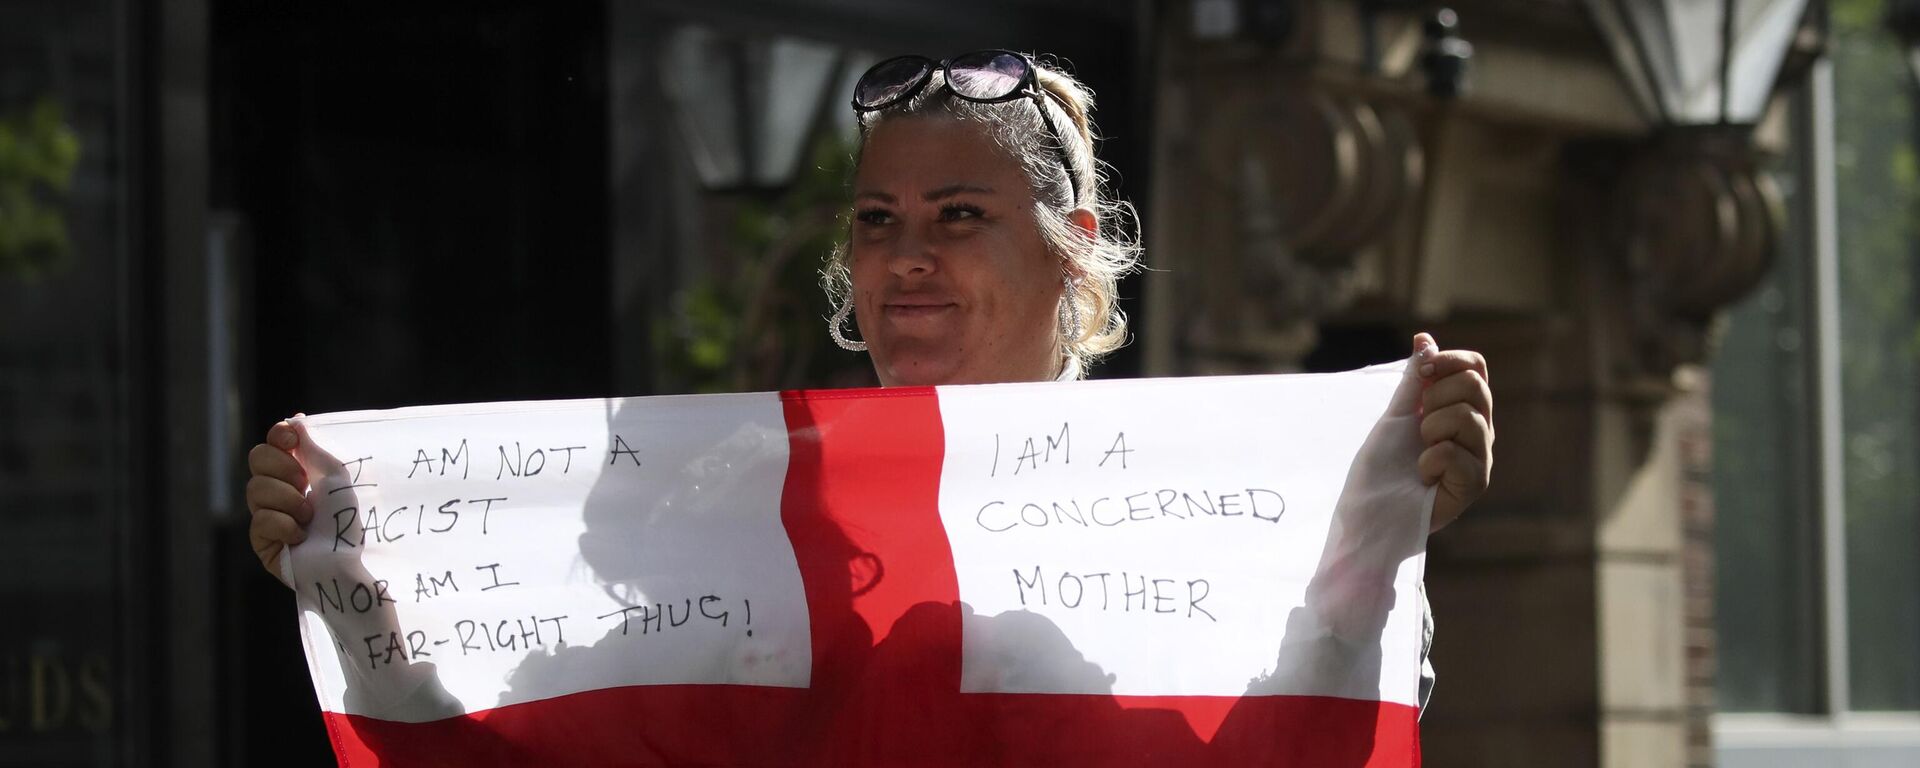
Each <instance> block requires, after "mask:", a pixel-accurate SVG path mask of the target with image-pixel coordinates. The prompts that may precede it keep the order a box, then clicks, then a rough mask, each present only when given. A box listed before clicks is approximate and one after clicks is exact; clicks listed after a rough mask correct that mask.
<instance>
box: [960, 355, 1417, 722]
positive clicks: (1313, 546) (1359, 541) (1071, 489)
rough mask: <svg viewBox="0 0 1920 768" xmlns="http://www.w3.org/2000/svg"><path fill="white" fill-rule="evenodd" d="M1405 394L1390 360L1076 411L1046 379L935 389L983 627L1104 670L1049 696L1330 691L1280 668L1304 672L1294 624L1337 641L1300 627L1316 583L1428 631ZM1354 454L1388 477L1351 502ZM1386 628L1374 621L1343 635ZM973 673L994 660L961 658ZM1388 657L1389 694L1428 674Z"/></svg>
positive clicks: (1355, 636) (995, 682)
mask: <svg viewBox="0 0 1920 768" xmlns="http://www.w3.org/2000/svg"><path fill="white" fill-rule="evenodd" d="M1401 383H1402V377H1401V375H1400V368H1399V367H1398V366H1377V367H1375V368H1372V369H1366V370H1365V371H1359V372H1354V373H1349V374H1335V375H1320V376H1261V377H1223V378H1215V379H1185V380H1180V379H1160V380H1146V381H1136V382H1116V383H1113V384H1102V385H1097V386H1085V387H1083V388H1081V389H1080V390H1079V391H1076V392H1074V393H1072V394H1071V395H1070V396H1061V394H1060V393H1058V392H1056V391H1054V390H1050V389H1048V388H1046V387H1041V386H1032V387H1019V388H1009V387H954V388H949V389H947V390H943V391H942V393H941V413H942V417H943V421H944V423H945V425H946V430H947V446H948V450H947V454H946V459H945V467H944V469H943V472H942V486H941V492H940V506H941V514H942V516H943V518H944V520H945V522H946V528H947V531H948V535H949V538H950V539H951V541H952V543H953V548H954V560H955V562H956V563H957V564H960V565H959V566H958V567H957V570H958V573H959V576H960V593H961V600H962V601H963V602H965V603H967V604H968V605H969V606H970V607H971V608H972V609H973V611H974V612H975V613H977V614H980V615H983V616H991V615H996V614H1003V613H1005V612H1010V611H1028V612H1034V613H1038V614H1041V615H1044V616H1045V617H1047V619H1048V620H1049V621H1050V622H1052V623H1053V624H1055V625H1057V626H1058V627H1059V628H1060V631H1061V633H1062V634H1063V635H1064V636H1065V637H1066V638H1067V639H1068V640H1069V641H1070V642H1071V644H1072V645H1073V647H1074V648H1075V649H1076V650H1077V651H1078V653H1079V654H1081V655H1082V656H1084V658H1085V659H1086V660H1087V661H1090V662H1092V663H1094V664H1096V665H1098V666H1099V667H1100V668H1101V670H1103V671H1104V672H1105V673H1106V674H1105V676H1082V677H1079V678H1076V681H1077V684H1068V685H1066V686H1065V687H1066V688H1068V690H1057V691H1054V692H1059V693H1101V694H1106V693H1114V694H1133V695H1147V696H1166V695H1210V696H1239V695H1243V694H1245V693H1247V692H1248V690H1249V686H1248V681H1249V680H1253V679H1262V678H1264V679H1270V680H1272V681H1273V682H1274V683H1275V684H1276V686H1277V688H1278V689H1280V690H1276V691H1275V692H1303V693H1322V692H1321V691H1314V690H1296V689H1295V686H1294V684H1295V683H1298V684H1299V686H1298V687H1299V688H1307V689H1311V688H1313V687H1314V685H1313V684H1312V683H1313V682H1314V681H1310V680H1305V679H1303V678H1300V677H1299V676H1298V675H1296V674H1295V672H1296V670H1289V669H1287V667H1288V666H1289V665H1291V664H1299V663H1311V660H1310V659H1308V660H1304V661H1303V660H1301V659H1295V660H1293V661H1288V660H1286V659H1283V658H1281V656H1282V654H1281V653H1280V648H1281V646H1282V644H1283V639H1284V638H1285V636H1286V635H1287V633H1288V631H1289V628H1288V624H1289V621H1292V622H1293V630H1294V633H1295V635H1296V637H1295V638H1294V640H1295V641H1312V640H1314V639H1315V638H1317V637H1324V636H1326V635H1328V634H1329V633H1330V632H1332V631H1333V629H1334V628H1333V627H1330V626H1328V623H1327V622H1323V621H1318V620H1313V621H1308V620H1307V619H1311V618H1313V614H1314V612H1315V611H1316V610H1319V611H1324V610H1326V609H1327V606H1319V607H1316V608H1312V609H1309V608H1307V606H1308V604H1309V603H1310V602H1312V599H1311V598H1310V597H1309V594H1308V593H1309V587H1310V586H1311V585H1313V584H1314V583H1315V581H1316V578H1318V579H1319V583H1320V585H1321V586H1322V588H1323V589H1324V588H1325V587H1327V586H1330V585H1333V584H1336V583H1338V582H1339V581H1340V580H1341V579H1360V578H1365V579H1373V580H1376V581H1378V582H1380V583H1381V584H1387V583H1389V582H1392V581H1395V580H1398V581H1399V582H1401V583H1402V584H1403V585H1404V587H1405V588H1406V594H1407V595H1408V596H1409V599H1406V600H1403V601H1400V603H1399V604H1397V605H1392V606H1390V607H1383V608H1381V610H1380V613H1381V616H1380V617H1379V618H1381V619H1382V620H1384V622H1385V625H1384V626H1383V627H1382V628H1381V629H1380V630H1379V632H1387V631H1392V632H1407V633H1409V634H1410V635H1411V633H1412V632H1417V631H1418V630H1417V627H1418V624H1417V622H1418V620H1419V611H1420V607H1419V606H1418V605H1417V604H1416V602H1415V601H1414V600H1413V599H1411V596H1412V594H1413V591H1414V584H1415V583H1417V581H1418V580H1419V577H1420V569H1421V567H1422V564H1423V558H1422V557H1420V555H1419V553H1420V550H1421V548H1422V543H1423V541H1424V532H1425V525H1426V515H1427V512H1428V510H1429V508H1430V506H1431V496H1430V494H1429V493H1428V492H1427V490H1426V489H1425V488H1424V487H1422V486H1421V485H1420V484H1419V482H1418V480H1417V478H1416V477H1415V476H1414V468H1413V461H1414V458H1415V457H1417V456H1418V451H1419V447H1420V446H1419V444H1418V436H1417V432H1415V431H1413V430H1414V423H1415V422H1414V420H1413V418H1411V416H1412V414H1411V413H1408V414H1406V415H1403V416H1401V417H1400V418H1398V419H1391V420H1387V419H1384V418H1383V417H1384V416H1385V414H1384V411H1385V410H1386V408H1387V405H1388V400H1389V396H1390V395H1391V394H1392V393H1393V392H1394V390H1395V389H1396V387H1397V386H1398V385H1400V384H1401ZM1403 422H1404V423H1403ZM1376 434H1377V437H1375V438H1374V439H1372V440H1371V441H1369V437H1370V436H1373V435H1376ZM1366 442H1370V444H1369V445H1367V446H1365V447H1364V449H1363V443H1366ZM1363 454H1364V455H1363ZM1356 459H1361V460H1362V463H1365V462H1367V461H1371V462H1373V463H1375V464H1380V465H1384V466H1386V467H1388V469H1389V471H1388V472H1385V473H1382V474H1379V475H1377V476H1376V477H1375V478H1374V479H1373V480H1370V481H1368V482H1366V483H1364V485H1365V486H1366V487H1360V488H1349V486H1350V483H1349V480H1350V474H1352V471H1353V470H1354V469H1355V468H1356V467H1358V466H1360V465H1359V464H1356ZM1396 467H1397V469H1396ZM1350 491H1351V492H1350ZM1362 494H1377V497H1376V498H1372V499H1371V500H1369V501H1365V502H1362V500H1361V496H1362ZM1343 497H1344V498H1346V499H1347V500H1346V501H1345V502H1344V504H1345V507H1344V514H1345V515H1346V517H1347V518H1348V523H1349V525H1348V526H1347V527H1346V528H1345V529H1344V530H1345V531H1346V532H1347V533H1348V534H1349V535H1348V536H1347V537H1346V539H1347V540H1346V541H1344V542H1341V541H1335V540H1334V539H1336V538H1339V534H1340V530H1338V527H1337V526H1335V524H1334V523H1335V517H1336V515H1337V514H1339V513H1340V510H1341V509H1342V504H1343V501H1342V500H1343ZM1368 546H1373V547H1375V549H1374V550H1373V551H1371V552H1368V551H1365V550H1364V548H1365V547H1368ZM1349 551H1358V552H1360V554H1362V555H1364V557H1363V558H1361V559H1357V560H1352V561H1351V564H1352V565H1354V566H1359V565H1360V564H1362V562H1363V561H1365V560H1368V559H1371V560H1374V562H1365V566H1366V567H1365V569H1361V568H1358V567H1354V568H1348V569H1346V570H1345V571H1342V570H1339V569H1337V568H1333V566H1335V565H1337V563H1336V562H1329V558H1328V556H1327V555H1328V554H1329V553H1330V552H1331V553H1336V554H1339V553H1345V552H1349ZM1336 559H1337V558H1336ZM1363 570H1364V572H1365V573H1366V574H1367V575H1365V576H1362V575H1361V573H1362V571H1363ZM1323 602H1324V601H1323ZM1296 609H1300V610H1296ZM967 629H968V632H969V637H968V639H967V642H968V644H969V645H981V646H1001V645H1004V644H1005V643H1006V642H1007V641H1006V640H1004V639H1002V638H998V637H995V636H994V635H995V634H996V629H995V625H994V623H993V622H990V621H975V622H972V623H971V624H969V625H968V627H967ZM1379 632H1375V631H1372V628H1371V627H1361V628H1359V631H1355V632H1351V633H1350V634H1351V635H1352V637H1350V638H1348V639H1349V640H1352V641H1356V642H1365V641H1369V640H1374V641H1377V639H1378V637H1379ZM1307 634H1312V635H1314V636H1315V637H1304V636H1303V635H1307ZM976 661H978V662H979V663H982V664H985V663H987V662H985V661H983V660H982V658H981V657H980V656H977V655H976V656H971V657H969V658H968V663H970V664H971V663H975V662H976ZM1384 663H1385V664H1386V665H1387V666H1386V667H1382V668H1378V669H1377V671H1378V672H1379V674H1380V677H1381V679H1384V680H1387V681H1388V682H1389V683H1391V684H1393V685H1396V686H1397V685H1399V682H1398V681H1405V682H1406V683H1407V684H1408V685H1411V684H1413V681H1415V680H1416V679H1417V676H1418V671H1417V667H1416V665H1417V664H1418V659H1417V657H1413V656H1412V655H1409V657H1408V658H1406V659H1386V660H1384ZM1008 677H1009V676H1008V675H1006V674H979V675H969V676H968V678H967V679H968V680H970V681H983V682H977V683H976V685H975V688H974V689H973V690H978V691H1006V692H1013V691H1015V690H1017V686H1016V685H1013V684H1008V683H1006V682H1005V680H1006V679H1007V678H1008ZM1381 684H1382V683H1381V682H1380V679H1375V680H1371V681H1367V680H1362V681H1357V682H1355V683H1354V684H1353V685H1346V683H1345V682H1342V683H1341V684H1340V685H1338V686H1335V688H1336V692H1337V693H1339V694H1340V695H1351V696H1354V697H1361V698H1365V697H1377V696H1378V695H1380V691H1379V690H1378V688H1373V689H1367V686H1368V685H1374V686H1378V685H1381Z"/></svg>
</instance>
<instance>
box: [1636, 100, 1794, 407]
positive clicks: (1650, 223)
mask: <svg viewBox="0 0 1920 768" xmlns="http://www.w3.org/2000/svg"><path fill="white" fill-rule="evenodd" d="M1749 146H1750V145H1749V144H1748V142H1747V141H1746V140H1744V138H1743V137H1742V136H1741V135H1739V134H1738V133H1737V132H1733V131H1708V130H1700V131H1681V132H1676V133H1674V134H1671V135H1668V136H1666V137H1664V138H1663V139H1661V140H1659V141H1656V142H1655V143H1654V144H1653V145H1651V146H1650V147H1649V148H1648V149H1647V150H1645V151H1643V152H1642V153H1641V154H1640V155H1639V157H1638V158H1636V159H1635V160H1634V161H1633V162H1632V164H1630V165H1629V166H1628V168H1627V169H1626V171H1625V172H1624V173H1623V174H1622V175H1621V177H1620V179H1619V182H1618V185H1617V186H1616V188H1615V190H1614V208H1615V213H1614V217H1615V220H1616V221H1617V222H1618V232H1620V233H1621V241H1620V242H1619V243H1618V247H1619V252H1620V253H1621V254H1623V256H1624V261H1625V267H1626V270H1627V278H1628V281H1629V285H1630V294H1631V296H1632V302H1631V304H1632V307H1633V310H1632V315H1633V316H1632V318H1631V320H1632V323H1633V336H1634V345H1633V351H1634V357H1635V358H1636V359H1635V360H1633V361H1631V363H1632V367H1633V368H1635V369H1637V370H1638V371H1640V372H1644V373H1651V374H1656V375H1665V374H1667V373H1670V372H1671V371H1672V370H1673V368H1674V367H1675V366H1677V365H1680V364H1682V363H1693V362H1700V361H1701V360H1703V359H1705V357H1706V354H1707V346H1708V344H1707V340H1708V338H1709V330H1710V326H1711V323H1712V321H1713V319H1714V317H1715V315H1716V314H1717V313H1718V312H1719V311H1720V310H1721V309H1723V308H1725V307H1727V306H1728V305H1730V304H1732V303H1733V302H1735V301H1738V300H1739V299H1740V298H1741V297H1743V296H1745V295H1746V294H1747V292H1749V291H1751V290H1753V288H1754V287H1755V286H1756V285H1758V284H1759V282H1760V280H1761V279H1762V278H1763V277H1764V276H1765V275H1766V272H1767V269H1768V268H1769V267H1770V266H1772V263H1773V259H1774V256H1775V253H1776V252H1777V251H1778V249H1779V241H1780V238H1781V230H1782V226H1783V222H1784V220H1785V216H1786V214H1785V204H1784V202H1783V200H1782V198H1781V194H1780V190H1779V188H1778V186H1776V185H1775V183H1774V181H1773V178H1772V177H1771V176H1769V175H1768V174H1766V173H1765V172H1763V171H1761V170H1760V169H1759V168H1758V167H1757V163H1756V161H1755V158H1754V156H1753V152H1752V151H1751V149H1750V148H1749Z"/></svg>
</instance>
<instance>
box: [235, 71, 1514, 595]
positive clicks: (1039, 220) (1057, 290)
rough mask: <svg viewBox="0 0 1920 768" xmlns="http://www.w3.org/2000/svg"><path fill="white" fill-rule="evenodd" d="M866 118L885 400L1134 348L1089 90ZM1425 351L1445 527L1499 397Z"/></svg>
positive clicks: (1465, 492) (282, 487)
mask: <svg viewBox="0 0 1920 768" xmlns="http://www.w3.org/2000/svg"><path fill="white" fill-rule="evenodd" d="M854 109H855V110H856V111H857V112H859V113H860V118H861V145H860V149H859V157H858V162H857V164H856V168H857V170H856V173H855V177H854V180H853V193H854V213H853V220H852V225H851V227H850V231H849V235H848V239H847V242H846V244H845V246H844V247H843V248H841V249H838V250H836V252H835V253H834V254H833V255H832V257H831V258H830V260H829V264H828V267H827V269H826V271H825V281H824V282H825V285H826V288H827V290H828V291H829V292H830V294H831V295H832V297H833V299H834V302H835V306H836V307H837V311H836V313H835V315H834V317H833V319H832V322H831V326H830V333H831V334H832V336H833V338H834V339H835V341H836V342H838V343H839V344H841V345H842V346H844V347H847V348H849V349H856V350H866V351H868V352H869V353H870V354H871V356H872V361H873V365H874V370H875V372H876V373H877V374H878V375H879V379H880V383H881V385H882V386H914V385H919V386H924V385H939V384H971V383H991V382H1029V381H1048V380H1073V379H1078V378H1081V377H1082V376H1084V374H1085V371H1086V370H1087V367H1088V366H1089V365H1091V364H1092V363H1094V362H1096V361H1097V360H1098V359H1099V358H1100V357H1101V356H1102V355H1105V354H1106V353H1108V352H1111V351H1112V350H1113V349H1115V348H1116V347H1118V346H1120V344H1121V343H1123V340H1124V339H1125V336H1126V323H1125V318H1124V317H1123V316H1122V315H1121V314H1120V312H1119V310H1118V308H1117V307H1116V306H1115V291H1116V284H1117V281H1118V279H1119V278H1120V277H1121V276H1122V275H1123V274H1125V273H1127V272H1128V271H1130V270H1132V269H1134V268H1135V267H1136V265H1137V263H1138V255H1139V248H1138V246H1137V244H1136V243H1134V242H1133V241H1131V240H1129V239H1128V238H1127V237H1126V236H1125V235H1123V234H1121V228H1120V227H1118V226H1116V223H1117V221H1118V220H1119V219H1120V218H1121V217H1123V216H1124V215H1126V214H1127V213H1128V212H1129V208H1128V207H1127V206H1126V205H1125V204H1124V203H1120V202H1117V201H1114V200H1112V199H1110V198H1109V197H1108V196H1107V193H1106V191H1105V189H1104V188H1103V185H1102V184H1101V175H1100V174H1099V173H1098V172H1097V166H1096V161H1095V158H1094V154H1093V135H1094V134H1093V130H1092V124H1091V121H1090V119H1089V113H1090V111H1091V109H1092V97H1091V95H1090V94H1089V93H1088V92H1087V90H1086V89H1085V88H1084V87H1082V86H1081V85H1080V84H1079V83H1078V82H1076V81H1075V80H1074V79H1073V78H1072V77H1070V76H1068V75H1066V74H1063V73H1061V72H1059V71H1056V70H1054V69H1050V68H1046V67H1042V66H1038V65H1036V64H1035V63H1034V62H1033V60H1032V59H1031V58H1029V57H1027V56H1025V55H1022V54H1017V53H1012V52H1007V51H982V52H977V53H972V54H966V55H963V56H959V57H955V58H954V59H952V60H950V61H949V62H945V63H936V62H933V61H931V60H928V59H924V58H921V57H901V58H896V59H890V60H888V61H885V62H882V63H880V64H878V65H876V66H875V67H874V68H873V69H871V70H869V71H868V72H867V74H866V75H864V76H863V77H862V78H861V80H860V81H859V84H858V85H857V86H856V89H855V95H854ZM849 319H851V320H852V322H853V325H854V326H855V327H857V329H858V330H857V333H858V339H859V340H854V339H853V338H850V337H849V336H848V330H850V329H849V328H848V327H847V326H848V320H849ZM1413 347H1414V352H1415V354H1417V355H1419V356H1420V359H1421V362H1420V364H1419V369H1418V373H1419V375H1420V377H1421V378H1422V380H1423V383H1424V385H1425V394H1424V401H1423V408H1424V411H1423V413H1424V416H1423V418H1422V421H1421V433H1422V436H1423V437H1424V439H1425V441H1426V443H1427V448H1426V449H1425V451H1424V452H1423V453H1422V454H1421V455H1420V458H1419V470H1420V474H1421V477H1422V479H1423V480H1424V481H1425V482H1426V483H1427V484H1429V485H1436V484H1437V485H1438V486H1439V488H1438V493H1437V494H1436V501H1435V507H1434V511H1433V523H1432V527H1433V528H1434V529H1438V528H1439V527H1441V526H1443V525H1445V524H1447V523H1448V522H1450V521H1452V520H1453V519H1454V518H1455V517H1458V516H1459V515H1460V513H1461V512H1462V511H1463V510H1464V509H1465V508H1466V506H1467V505H1468V504H1470V503H1471V502H1472V501H1473V500H1474V499H1475V498H1477V497H1478V496H1479V495H1480V494H1481V492H1482V491H1484V490H1485V488H1486V486H1487V482H1488V478H1489V473H1490V471H1491V465H1492V457H1491V451H1490V449H1491V445H1492V443H1493V427H1492V423H1491V414H1492V394H1491V390H1490V389H1489V388H1488V386H1487V379H1486V366H1485V362H1484V361H1483V360H1482V359H1481V357H1480V356H1479V355H1478V354H1475V353H1473V352H1466V351H1449V352H1442V351H1440V350H1439V349H1438V347H1437V346H1436V345H1435V344H1434V342H1433V339H1432V338H1431V337H1429V336H1427V335H1426V334H1418V335H1416V336H1414V338H1413ZM297 449H298V437H297V434H296V432H295V430H294V429H293V428H292V426H291V425H290V424H289V423H288V422H284V421H283V422H281V423H279V424H276V425H274V426H273V427H272V428H271V429H270V430H268V433H267V440H266V442H265V443H263V444H261V445H257V446H254V448H253V451H252V452H251V453H250V454H249V457H248V458H249V464H250V466H251V468H252V471H253V477H252V479H251V480H249V481H248V484H247V494H246V495H247V502H248V506H249V508H250V509H252V510H253V525H252V530H251V532H250V538H251V543H252V546H253V549H254V552H255V554H257V555H258V556H259V558H260V562H261V564H262V565H263V566H265V567H266V568H267V570H268V571H269V572H271V573H276V574H277V573H279V565H278V560H279V557H280V555H281V552H282V550H283V549H284V548H285V547H286V546H287V545H288V544H292V543H298V542H300V541H301V540H303V539H304V538H305V535H306V534H305V532H304V530H303V529H304V526H305V525H306V524H307V523H308V521H310V520H311V519H312V514H313V511H312V509H311V508H310V507H309V506H307V504H306V503H305V501H304V499H303V495H302V490H303V489H304V487H305V485H306V481H305V478H304V476H303V473H302V471H301V469H300V465H299V463H298V462H297V461H295V459H294V458H293V456H292V453H291V452H292V451H294V450H297Z"/></svg>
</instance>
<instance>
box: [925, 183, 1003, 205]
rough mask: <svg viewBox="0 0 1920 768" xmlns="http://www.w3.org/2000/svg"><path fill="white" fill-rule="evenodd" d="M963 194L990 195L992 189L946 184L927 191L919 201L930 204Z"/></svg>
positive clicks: (963, 184)
mask: <svg viewBox="0 0 1920 768" xmlns="http://www.w3.org/2000/svg"><path fill="white" fill-rule="evenodd" d="M965 192H972V193H974V194H980V195H991V194H993V188H992V187H983V186H980V185H978V184H965V183H961V184H948V185H946V186H944V187H941V188H939V189H935V190H930V191H928V192H927V193H926V194H925V195H922V196H921V199H923V200H926V201H927V202H929V203H931V202H933V201H935V200H939V199H941V198H945V197H953V196H954V195H958V194H961V193H965Z"/></svg>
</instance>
